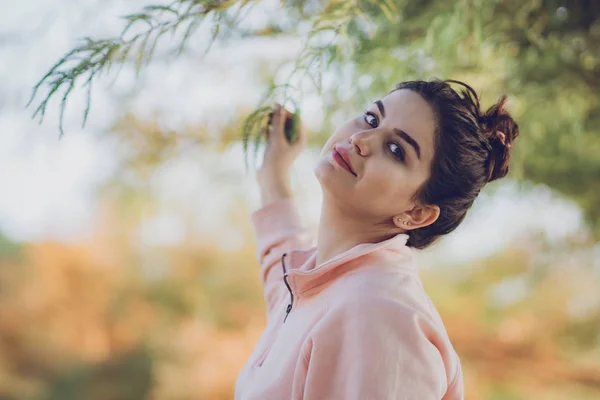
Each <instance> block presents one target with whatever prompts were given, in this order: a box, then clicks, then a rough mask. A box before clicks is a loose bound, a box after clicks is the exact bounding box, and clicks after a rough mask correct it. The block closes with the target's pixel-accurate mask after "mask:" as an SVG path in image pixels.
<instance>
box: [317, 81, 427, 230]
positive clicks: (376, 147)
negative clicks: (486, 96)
mask: <svg viewBox="0 0 600 400" xmlns="http://www.w3.org/2000/svg"><path fill="white" fill-rule="evenodd" d="M434 132H435V115H434V113H433V110H432V109H431V107H430V106H429V104H427V102H426V101H425V100H424V99H423V98H422V97H421V95H419V94H418V93H415V92H413V91H411V90H409V89H400V90H396V91H394V92H392V93H390V94H388V95H387V96H385V97H384V98H383V99H381V100H378V101H376V102H375V103H373V104H371V105H370V106H369V108H368V109H367V110H366V111H365V114H361V115H359V116H357V117H356V118H353V119H351V120H349V121H347V122H346V123H345V124H344V125H342V126H341V127H339V128H338V129H337V130H336V131H335V132H334V133H333V135H332V136H331V137H330V138H329V139H328V140H327V143H325V145H324V146H323V149H322V151H321V154H320V158H319V162H318V163H317V165H316V167H315V169H314V172H315V175H316V177H317V179H318V180H319V182H320V184H321V186H322V189H323V199H324V201H328V202H334V203H335V206H336V207H337V208H339V209H340V210H342V211H343V214H344V215H350V216H352V217H356V218H359V219H362V220H367V221H370V222H371V223H374V224H378V223H381V222H385V221H387V220H389V219H390V218H394V217H401V218H402V219H404V220H405V221H409V222H411V225H410V229H414V228H416V227H419V225H420V226H426V225H429V224H431V223H433V221H435V219H436V218H437V216H438V214H439V209H437V207H433V208H431V207H423V205H420V204H416V203H414V202H413V200H412V196H413V195H414V193H415V192H416V191H417V189H418V188H419V187H420V186H421V185H422V184H423V183H424V182H425V181H426V180H427V178H428V177H429V176H430V164H431V161H432V159H433V155H434V154H433V152H434V151H433V149H434V148H433V145H434ZM335 148H338V149H341V150H340V153H341V154H343V155H344V158H346V157H347V158H348V159H349V161H350V164H351V166H352V167H351V168H352V170H353V171H354V173H351V172H350V171H348V170H346V169H344V168H343V167H342V166H341V165H340V164H339V163H338V161H340V158H339V156H338V155H337V153H336V152H335ZM344 150H345V152H344ZM336 160H338V161H336ZM436 209H437V211H436ZM432 213H433V214H435V215H433V214H432ZM393 222H394V223H395V224H396V222H397V221H396V218H394V221H393ZM396 225H397V226H398V227H401V228H406V226H400V225H398V224H396Z"/></svg>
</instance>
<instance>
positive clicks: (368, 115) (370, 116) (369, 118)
mask: <svg viewBox="0 0 600 400" xmlns="http://www.w3.org/2000/svg"><path fill="white" fill-rule="evenodd" d="M364 119H365V122H366V123H367V124H369V125H370V126H371V127H372V128H377V127H376V126H373V124H372V122H373V121H374V122H377V118H376V117H375V115H373V113H372V112H370V111H365V118H364ZM370 121H371V122H370Z"/></svg>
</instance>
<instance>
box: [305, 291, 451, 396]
mask: <svg viewBox="0 0 600 400" xmlns="http://www.w3.org/2000/svg"><path fill="white" fill-rule="evenodd" d="M336 308H337V309H332V310H331V311H330V313H328V315H327V316H326V317H325V318H324V319H323V320H322V321H321V323H320V326H319V327H318V328H316V329H315V331H314V332H313V334H312V335H311V338H310V340H309V343H308V346H305V349H309V350H308V351H307V352H305V353H304V356H305V362H306V365H307V370H306V381H305V386H304V397H303V399H304V400H318V399H348V400H353V399H356V400H358V399H373V400H381V399H394V400H414V399H419V400H441V399H444V400H450V399H452V400H459V399H462V397H460V395H459V394H457V395H453V394H451V392H453V391H448V393H446V392H447V389H448V387H449V384H448V382H450V383H451V384H453V383H454V382H453V381H454V379H448V377H451V378H452V377H454V375H456V374H457V373H458V371H454V373H453V374H450V373H448V372H447V368H446V364H445V357H444V356H443V354H444V355H446V354H447V357H450V354H449V353H447V352H444V350H441V349H439V348H438V344H439V340H438V339H437V334H436V333H435V332H434V331H433V328H432V327H431V324H430V323H429V322H428V321H427V320H426V319H425V318H426V317H424V316H422V315H421V314H419V313H417V312H416V311H415V310H414V309H412V308H410V307H406V306H404V305H401V304H400V305H399V304H398V303H392V302H387V303H386V301H384V300H363V299H358V300H354V299H352V300H350V301H349V303H346V304H344V305H343V306H341V307H336ZM446 361H447V359H446Z"/></svg>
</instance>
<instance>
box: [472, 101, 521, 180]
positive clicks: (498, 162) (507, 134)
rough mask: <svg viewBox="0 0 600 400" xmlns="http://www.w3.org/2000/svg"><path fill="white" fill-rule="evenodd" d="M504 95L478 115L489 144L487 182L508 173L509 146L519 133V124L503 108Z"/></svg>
mask: <svg viewBox="0 0 600 400" xmlns="http://www.w3.org/2000/svg"><path fill="white" fill-rule="evenodd" d="M505 104H506V95H503V96H502V97H501V98H500V100H498V102H497V103H496V104H494V105H493V106H491V107H490V108H489V109H488V110H487V111H486V112H485V114H483V115H482V116H481V117H480V124H481V127H482V129H483V130H484V133H485V135H486V137H487V138H488V141H489V144H490V155H489V158H488V171H489V172H488V179H487V181H488V182H491V181H494V180H496V179H500V178H502V177H504V176H506V174H507V173H508V167H509V160H510V148H511V147H512V142H513V141H514V140H515V139H516V137H517V136H518V135H519V126H518V125H517V123H516V122H515V121H514V120H513V119H512V117H511V116H510V114H509V113H508V112H507V111H506V110H505V109H504V105H505Z"/></svg>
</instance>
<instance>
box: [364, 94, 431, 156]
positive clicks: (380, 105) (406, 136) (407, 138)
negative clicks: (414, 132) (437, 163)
mask: <svg viewBox="0 0 600 400" xmlns="http://www.w3.org/2000/svg"><path fill="white" fill-rule="evenodd" d="M375 104H377V108H379V112H380V113H381V116H382V117H383V118H385V108H384V107H383V103H382V102H381V100H377V101H376V102H375ZM394 133H395V134H396V135H398V136H400V137H401V138H402V139H404V140H405V141H406V142H407V143H408V144H410V145H411V146H412V147H413V148H414V149H415V153H417V158H418V159H419V160H420V159H421V147H420V146H419V143H417V141H416V140H415V139H413V138H412V137H411V136H410V135H409V134H408V133H406V132H404V131H403V130H402V129H398V128H394Z"/></svg>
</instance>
